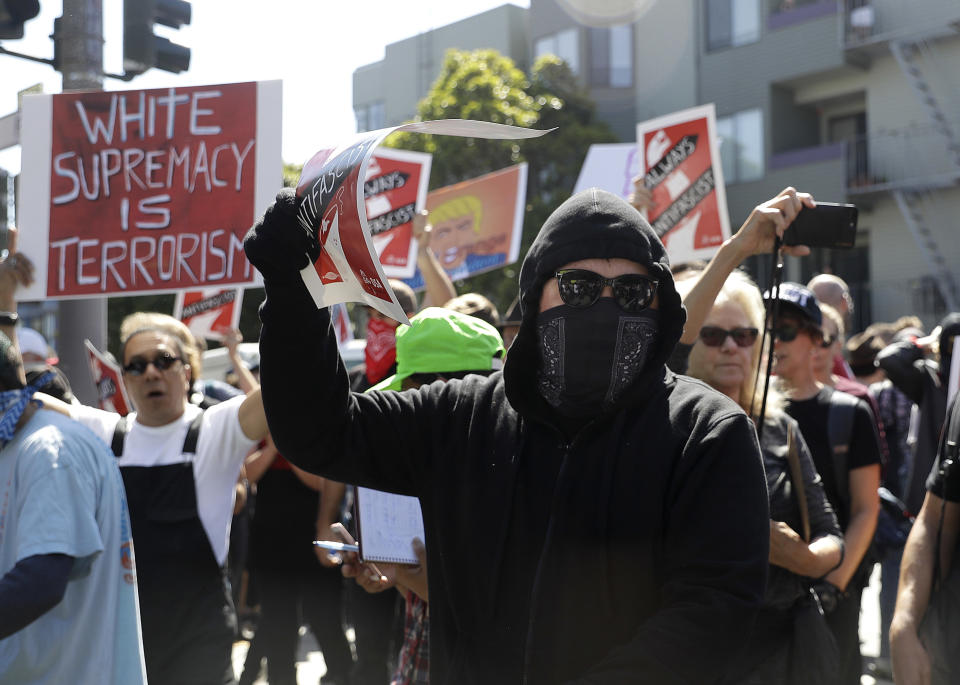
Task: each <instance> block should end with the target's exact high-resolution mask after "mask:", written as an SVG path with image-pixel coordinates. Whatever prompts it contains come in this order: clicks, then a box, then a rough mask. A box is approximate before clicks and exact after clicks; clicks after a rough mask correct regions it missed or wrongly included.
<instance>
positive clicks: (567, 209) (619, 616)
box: [247, 191, 769, 684]
mask: <svg viewBox="0 0 960 685" xmlns="http://www.w3.org/2000/svg"><path fill="white" fill-rule="evenodd" d="M588 192H589V191H588ZM581 195H583V194H581ZM579 197H580V196H575V198H573V200H571V201H568V202H567V203H565V204H564V205H563V206H562V207H561V208H560V209H559V210H558V211H557V212H556V213H555V214H554V215H553V216H552V217H551V218H550V219H548V221H547V223H546V224H545V225H544V228H543V229H542V230H541V233H540V235H539V236H538V238H537V240H536V241H535V243H534V245H533V247H531V250H530V252H529V253H528V255H527V257H526V259H525V261H524V265H523V269H522V274H521V302H522V306H523V325H522V326H521V329H520V332H519V334H518V336H517V339H516V340H515V342H514V344H513V345H512V347H511V349H510V352H509V354H508V357H507V362H506V365H505V369H504V371H503V372H502V373H495V374H494V375H492V376H490V377H480V376H468V377H467V378H466V379H464V380H463V381H457V380H453V381H449V382H447V383H445V384H443V383H434V384H432V385H429V386H424V387H421V388H420V389H418V390H411V391H407V392H403V393H396V392H382V393H369V394H365V395H357V394H352V393H350V392H349V389H348V381H347V374H346V371H345V369H344V365H343V363H342V361H341V360H340V358H339V355H338V352H337V345H336V340H335V337H334V335H333V332H332V330H331V328H330V319H329V316H328V314H327V312H326V311H325V310H321V311H318V310H317V309H316V308H315V307H314V306H313V304H312V301H311V300H310V298H309V296H308V295H307V293H306V291H305V290H304V289H303V288H302V287H296V286H295V285H293V284H292V283H290V282H289V281H287V282H285V283H284V282H280V279H277V281H276V282H271V280H270V279H267V280H266V284H265V285H266V292H267V299H266V301H265V303H264V305H263V307H262V309H261V318H262V321H263V330H262V333H261V343H260V344H261V374H262V383H263V386H262V387H263V395H264V404H265V406H266V409H267V418H268V420H269V423H270V428H271V432H272V434H273V437H274V439H275V440H276V442H277V446H278V448H279V449H280V451H281V452H282V453H283V454H284V456H285V457H286V458H288V459H289V460H290V461H292V462H294V463H295V464H297V465H298V466H300V467H302V468H305V469H307V470H310V471H313V472H317V473H321V474H323V475H325V476H328V477H330V478H333V479H336V480H340V481H346V482H351V483H356V484H360V485H365V486H369V487H374V488H379V489H382V490H389V491H393V492H398V493H404V494H410V495H415V496H417V497H419V499H420V502H421V506H422V509H423V517H424V524H425V529H426V537H427V539H426V547H427V555H428V574H429V579H430V615H431V637H430V641H431V650H430V651H431V655H430V656H431V679H432V680H433V682H435V683H438V684H439V683H458V684H459V683H494V682H496V683H520V682H529V683H558V682H565V681H571V682H574V681H578V682H588V681H589V682H591V683H634V682H636V683H657V684H662V683H697V684H700V683H708V682H713V681H715V680H716V679H718V678H719V677H720V676H721V675H723V670H724V666H725V664H726V663H727V661H728V659H729V658H731V657H732V656H733V655H734V654H735V652H736V651H737V650H738V649H739V648H740V646H741V645H742V643H743V642H744V640H745V637H746V635H747V634H748V632H749V629H750V626H751V624H752V620H753V618H754V616H755V613H756V611H757V609H758V608H759V607H760V605H761V603H762V601H763V596H764V583H765V577H766V570H767V558H768V546H769V524H768V520H769V514H768V509H767V494H766V487H765V481H764V472H763V467H762V462H761V458H760V454H759V449H758V446H757V441H756V434H755V432H754V430H753V427H752V425H751V424H750V422H749V421H748V419H747V417H746V415H745V414H744V413H743V412H742V411H741V410H740V408H739V407H737V406H736V404H735V403H733V402H732V401H730V400H729V399H728V398H726V397H724V396H723V395H721V394H719V393H717V392H714V391H713V390H712V389H710V388H708V387H707V386H705V385H704V384H702V383H700V382H698V381H695V380H692V379H689V378H685V377H678V376H674V375H673V374H672V373H670V372H669V371H667V370H666V369H665V368H664V366H663V363H664V360H665V359H666V357H667V356H668V354H669V352H670V351H671V350H672V349H673V345H674V343H675V342H676V340H677V339H678V338H679V336H680V331H681V330H682V326H683V320H684V313H683V309H682V307H681V305H680V298H679V296H678V295H677V293H676V291H675V290H674V287H673V280H672V277H671V276H670V274H669V269H668V266H667V260H666V256H665V254H664V251H663V247H662V245H661V244H660V242H659V241H658V240H657V239H656V237H655V236H654V234H653V231H652V230H651V229H650V227H649V225H647V224H646V222H645V221H643V220H642V219H640V217H639V215H638V214H637V213H636V212H635V211H634V210H633V209H632V208H630V207H629V206H628V205H625V204H624V203H622V201H619V200H617V201H616V203H619V204H616V203H614V205H612V207H613V208H612V209H611V208H610V207H609V206H608V204H609V202H610V200H609V198H612V196H609V197H607V196H606V194H603V195H602V196H600V197H599V199H597V197H596V196H594V201H593V204H592V206H589V205H588V206H587V207H583V206H580V204H578V202H576V200H577V198H579ZM571 205H572V206H571ZM624 207H625V208H626V209H623V208H624ZM571 212H572V213H571ZM585 238H588V239H589V240H588V242H587V243H586V244H585V243H584V239H585ZM257 240H259V238H258V237H257V235H256V230H255V231H254V232H252V233H251V236H248V240H247V242H248V246H247V251H248V255H250V256H251V260H252V261H254V263H255V264H256V263H257V259H258V257H259V255H258V246H257ZM251 243H253V244H251ZM587 257H624V258H627V259H633V260H635V261H639V262H641V263H643V264H646V265H647V266H648V268H650V269H651V271H652V272H654V273H655V274H656V275H658V276H659V278H660V288H659V296H660V308H661V340H660V344H659V348H658V350H657V354H656V359H655V360H654V361H653V362H651V363H650V364H649V365H648V370H647V371H646V372H645V373H644V374H643V375H642V376H641V377H640V378H639V379H638V380H637V381H636V383H635V384H634V385H633V386H631V388H630V389H629V390H628V391H627V393H626V395H625V396H624V397H623V398H622V399H621V400H620V402H619V403H618V404H617V406H616V407H614V408H613V409H612V410H611V411H609V412H608V413H606V414H604V415H601V416H600V417H598V418H596V419H595V420H594V421H593V422H591V423H589V424H588V425H587V426H585V427H584V428H582V430H580V431H579V432H578V433H577V434H576V436H575V437H574V438H573V440H572V441H568V439H567V438H566V437H565V431H564V430H562V429H563V428H565V426H563V425H562V422H560V421H558V420H557V419H556V417H555V415H554V414H553V413H552V412H551V410H549V409H548V406H547V405H546V403H545V402H544V400H543V399H542V398H541V397H540V396H539V394H538V392H537V390H536V382H535V379H534V374H535V372H536V368H537V367H536V363H535V361H534V360H535V359H536V344H537V342H536V337H535V335H536V334H535V326H534V319H535V317H536V314H537V302H538V300H539V294H540V290H541V288H542V285H543V283H544V282H545V281H546V280H547V279H548V278H549V277H550V275H551V274H552V272H553V270H555V269H556V268H557V267H559V266H561V265H563V264H564V263H567V262H569V261H571V260H572V259H577V258H587ZM307 341H309V342H307ZM305 388H308V389H309V390H306V391H305V390H304V389H305ZM566 432H569V431H566ZM541 467H542V468H543V476H542V479H541V478H538V475H539V474H540V470H539V469H540V468H541ZM531 476H533V478H531ZM521 483H526V485H525V486H523V485H521ZM531 484H532V487H531ZM541 486H543V487H541ZM524 487H526V488H527V489H528V490H530V491H531V493H532V496H533V497H541V496H543V495H544V493H547V495H548V496H547V497H546V499H545V501H543V502H542V503H541V502H539V501H536V500H534V501H533V502H530V501H529V500H525V499H523V498H521V497H518V496H517V493H518V492H523V491H524V490H523V488H524ZM541 504H542V505H543V506H541ZM531 505H532V506H531Z"/></svg>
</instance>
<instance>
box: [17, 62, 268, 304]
mask: <svg viewBox="0 0 960 685" xmlns="http://www.w3.org/2000/svg"><path fill="white" fill-rule="evenodd" d="M23 122H24V124H23V126H24V129H23V140H24V155H23V158H24V164H23V197H29V198H30V201H29V202H24V203H21V206H22V207H23V210H22V211H21V229H22V239H21V240H22V246H21V249H22V251H23V252H25V253H28V254H29V255H30V256H31V258H32V259H33V260H34V262H35V264H36V266H37V271H38V273H37V276H38V278H37V279H36V283H35V285H34V286H33V287H32V288H30V289H29V290H28V291H27V292H25V293H24V294H23V297H24V298H25V299H31V298H37V299H39V298H42V297H55V298H58V299H61V298H68V297H93V296H103V295H110V294H114V293H116V294H120V293H122V294H124V295H131V294H135V293H144V292H162V291H172V290H178V289H186V288H197V287H203V286H218V285H225V284H238V283H249V282H251V281H252V280H253V277H254V270H253V267H252V266H251V265H250V264H249V262H248V261H247V259H246V256H245V255H244V253H243V244H242V241H243V236H244V234H245V232H246V231H247V229H248V228H249V227H250V225H251V224H252V223H253V222H254V220H255V218H256V216H257V215H258V213H259V212H260V211H262V210H263V208H264V207H265V206H266V205H267V204H269V202H270V200H271V199H272V196H273V194H274V192H275V190H276V188H277V187H278V186H279V180H280V178H279V177H280V172H279V170H280V168H281V166H280V165H281V159H280V83H279V82H277V81H271V82H262V83H236V84H229V85H218V86H192V87H184V88H166V89H157V90H136V91H117V92H85V93H67V94H62V95H35V96H28V97H26V98H24V113H23Z"/></svg>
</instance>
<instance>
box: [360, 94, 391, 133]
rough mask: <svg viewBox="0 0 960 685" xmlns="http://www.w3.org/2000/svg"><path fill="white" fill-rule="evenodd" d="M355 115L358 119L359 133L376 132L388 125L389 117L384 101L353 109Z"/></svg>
mask: <svg viewBox="0 0 960 685" xmlns="http://www.w3.org/2000/svg"><path fill="white" fill-rule="evenodd" d="M353 115H354V116H355V117H356V119H357V133H363V132H364V131H376V130H377V129H380V128H384V127H385V126H386V125H387V115H386V110H385V108H384V106H383V101H377V102H373V103H370V104H369V105H358V106H356V107H354V108H353Z"/></svg>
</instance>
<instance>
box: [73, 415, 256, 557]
mask: <svg viewBox="0 0 960 685" xmlns="http://www.w3.org/2000/svg"><path fill="white" fill-rule="evenodd" d="M244 399H245V396H240V397H234V398H231V399H229V400H227V401H226V402H221V403H220V404H215V405H214V406H212V407H210V409H207V410H206V411H205V412H204V413H203V421H202V422H201V425H200V438H199V440H198V441H197V452H196V454H194V455H184V454H183V441H184V439H185V438H186V436H187V429H188V428H189V427H190V424H191V423H193V420H194V419H195V418H196V417H197V414H199V413H200V408H199V407H197V406H196V405H193V404H188V405H187V408H186V410H185V411H184V412H183V414H182V415H181V416H180V418H179V419H177V420H175V421H172V422H171V423H168V424H167V425H165V426H157V427H151V426H144V425H143V424H142V423H139V422H138V421H137V420H136V418H137V415H136V413H131V414H129V415H128V416H127V422H128V423H129V426H130V432H129V433H127V437H126V440H125V442H124V447H123V456H122V457H121V458H120V459H118V460H117V461H118V464H119V465H120V466H163V465H166V464H182V463H183V462H184V461H190V460H192V461H193V477H194V482H195V484H196V488H197V511H198V513H199V514H200V522H201V523H202V524H203V530H204V531H206V533H207V539H208V540H209V541H210V547H211V549H213V554H214V556H215V557H216V559H217V563H218V564H220V565H221V566H223V564H224V563H225V562H226V559H227V549H228V547H229V540H230V523H231V521H232V520H233V504H234V497H235V496H236V484H237V477H238V476H239V475H240V467H241V466H242V465H243V460H244V458H245V457H246V456H247V454H249V452H250V450H251V449H252V448H253V446H254V445H255V444H256V441H255V440H251V439H250V438H248V437H247V436H246V435H244V434H243V430H242V429H241V428H240V420H239V418H238V413H239V411H240V405H241V404H243V400H244ZM71 412H72V413H73V417H74V418H75V419H77V420H78V421H79V422H80V423H82V424H84V425H85V426H87V427H88V428H90V429H91V430H92V431H93V432H94V433H96V434H97V435H99V436H100V437H101V438H102V439H103V441H104V442H106V443H107V444H108V445H109V444H111V443H112V442H113V431H114V429H115V428H116V426H117V421H119V420H120V415H119V414H114V413H113V412H106V411H101V410H100V409H94V408H93V407H86V406H73V407H71Z"/></svg>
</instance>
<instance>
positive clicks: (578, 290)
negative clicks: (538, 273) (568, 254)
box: [554, 269, 657, 314]
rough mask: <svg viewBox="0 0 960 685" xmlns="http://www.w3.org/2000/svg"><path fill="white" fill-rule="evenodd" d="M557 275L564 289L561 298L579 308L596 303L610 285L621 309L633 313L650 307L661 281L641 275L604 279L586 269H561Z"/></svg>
mask: <svg viewBox="0 0 960 685" xmlns="http://www.w3.org/2000/svg"><path fill="white" fill-rule="evenodd" d="M554 276H556V278H557V285H558V287H559V288H560V299H561V300H563V302H564V304H567V305H569V306H571V307H576V308H577V309H583V308H585V307H590V306H591V305H593V304H595V303H596V301H597V300H599V299H600V293H602V292H603V289H604V288H605V287H607V286H608V285H609V286H610V287H611V288H612V289H613V299H614V300H616V302H617V304H618V305H619V306H620V309H622V310H623V311H625V312H630V313H631V314H636V313H637V312H641V311H643V310H644V309H646V308H647V307H649V306H650V303H651V302H653V297H654V295H656V294H657V281H655V280H654V279H652V278H649V277H647V276H641V275H640V274H623V275H622V276H617V277H615V278H604V277H603V276H601V275H600V274H598V273H594V272H593V271H587V270H586V269H561V270H560V271H558V272H557V273H556V274H554Z"/></svg>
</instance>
